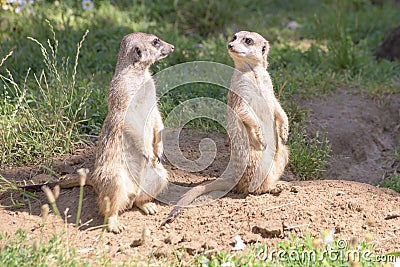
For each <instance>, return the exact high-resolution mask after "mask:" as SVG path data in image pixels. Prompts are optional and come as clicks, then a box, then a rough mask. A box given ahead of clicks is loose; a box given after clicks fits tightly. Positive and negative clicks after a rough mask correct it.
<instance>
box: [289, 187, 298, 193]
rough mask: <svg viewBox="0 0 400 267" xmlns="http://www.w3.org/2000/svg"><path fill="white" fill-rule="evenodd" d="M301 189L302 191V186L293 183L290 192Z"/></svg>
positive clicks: (296, 191)
mask: <svg viewBox="0 0 400 267" xmlns="http://www.w3.org/2000/svg"><path fill="white" fill-rule="evenodd" d="M299 191H300V186H298V185H293V186H292V187H290V192H293V193H298V192H299Z"/></svg>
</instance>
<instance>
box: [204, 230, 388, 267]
mask: <svg viewBox="0 0 400 267" xmlns="http://www.w3.org/2000/svg"><path fill="white" fill-rule="evenodd" d="M351 243H353V244H351ZM373 251H374V246H373V245H371V244H369V243H368V242H365V241H362V242H357V241H355V242H352V241H350V240H341V239H336V238H335V239H333V238H332V242H327V243H324V240H323V238H314V237H312V236H311V235H310V234H306V235H305V236H304V238H297V237H295V236H293V235H290V236H289V240H288V241H282V242H280V243H279V244H278V245H277V246H276V247H268V246H265V245H260V244H256V245H253V246H252V247H251V248H250V249H249V250H247V251H245V252H241V253H236V254H234V255H231V254H229V253H226V252H220V253H218V254H217V255H214V256H212V257H211V259H209V258H207V257H205V256H200V257H199V258H198V259H197V262H198V264H199V265H202V266H213V267H214V266H359V265H360V266H382V263H385V262H392V261H393V260H394V256H393V255H390V256H389V255H383V256H382V255H379V256H378V255H374V253H373ZM363 254H364V255H368V256H366V257H363V256H362V255H363ZM394 254H395V253H394ZM384 260H386V261H384ZM357 264H359V265H357Z"/></svg>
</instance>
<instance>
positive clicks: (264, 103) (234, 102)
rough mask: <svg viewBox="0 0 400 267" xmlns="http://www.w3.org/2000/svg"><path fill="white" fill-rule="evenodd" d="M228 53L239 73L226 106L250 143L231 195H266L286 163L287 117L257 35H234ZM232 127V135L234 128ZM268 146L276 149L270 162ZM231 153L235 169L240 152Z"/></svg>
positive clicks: (266, 46)
mask: <svg viewBox="0 0 400 267" xmlns="http://www.w3.org/2000/svg"><path fill="white" fill-rule="evenodd" d="M246 38H247V39H250V40H251V41H250V40H247V41H248V42H249V43H250V44H246ZM228 50H229V55H230V56H231V57H232V59H233V61H234V63H235V69H236V70H238V72H235V73H234V74H233V77H232V82H231V88H230V91H229V93H228V106H229V107H230V108H231V109H232V110H233V111H234V113H235V114H236V115H237V116H238V117H239V119H240V121H241V122H242V123H243V124H244V125H245V127H246V130H247V133H248V136H249V139H250V140H249V142H250V150H249V153H248V159H247V167H246V170H245V172H244V174H243V176H242V178H241V179H240V181H239V183H238V184H237V185H236V187H235V189H234V191H236V192H239V193H249V192H250V193H253V194H262V193H266V192H269V191H270V190H272V189H274V186H275V184H276V182H277V181H278V180H279V178H280V176H281V175H282V174H283V171H284V168H285V166H286V164H287V162H288V159H289V150H288V148H287V146H286V145H285V144H286V141H287V138H288V130H289V125H288V117H287V115H286V113H285V111H284V110H283V109H282V107H281V105H280V104H279V101H278V100H277V99H276V97H275V95H274V91H273V86H272V81H271V78H270V75H269V73H268V71H267V67H268V61H267V55H268V50H269V44H268V42H267V41H266V40H265V39H264V38H263V37H262V36H261V35H259V34H258V33H255V32H246V31H242V32H238V33H236V34H235V37H234V39H233V40H232V41H231V42H230V43H229V45H228ZM271 123H272V124H271ZM232 124H233V125H231V126H230V127H231V128H232V131H233V132H234V131H235V129H236V128H237V126H236V125H235V123H234V122H233V123H232ZM271 126H272V129H271ZM234 136H235V135H234ZM232 143H233V146H234V147H235V146H240V144H241V143H243V140H240V139H236V140H232ZM267 146H270V147H272V148H275V151H274V152H275V153H274V155H272V157H273V161H272V162H271V161H270V160H271V157H270V156H269V155H267V153H270V152H269V151H267V150H266V148H267ZM233 152H234V153H237V154H238V155H236V156H235V155H233V158H232V159H233V161H234V162H233V164H234V166H241V165H242V164H243V163H242V161H243V160H244V155H242V154H243V150H242V149H233ZM235 161H236V162H235Z"/></svg>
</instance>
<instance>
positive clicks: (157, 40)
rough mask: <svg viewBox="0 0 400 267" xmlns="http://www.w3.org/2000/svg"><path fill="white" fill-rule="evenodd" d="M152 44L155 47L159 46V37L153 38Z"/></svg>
mask: <svg viewBox="0 0 400 267" xmlns="http://www.w3.org/2000/svg"><path fill="white" fill-rule="evenodd" d="M152 44H153V45H154V46H155V47H159V46H160V45H161V41H160V39H158V38H156V39H154V40H153V42H152Z"/></svg>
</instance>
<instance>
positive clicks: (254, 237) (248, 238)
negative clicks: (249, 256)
mask: <svg viewBox="0 0 400 267" xmlns="http://www.w3.org/2000/svg"><path fill="white" fill-rule="evenodd" d="M243 240H244V242H245V243H246V244H255V243H257V242H258V241H259V240H260V235H258V234H254V233H246V234H245V235H244V236H243Z"/></svg>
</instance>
